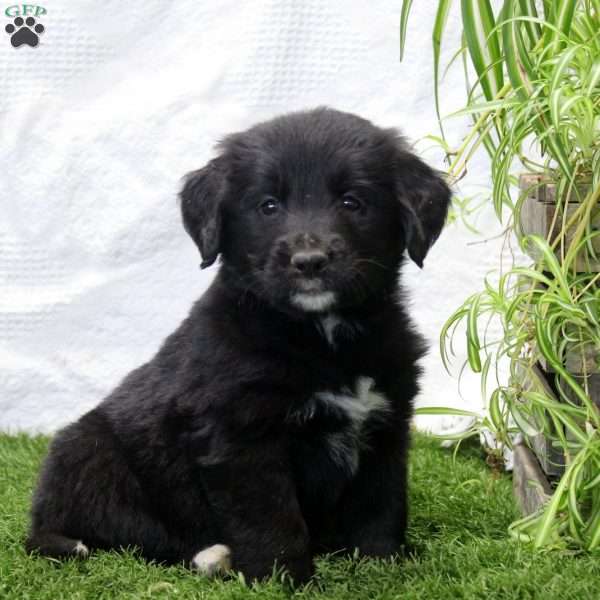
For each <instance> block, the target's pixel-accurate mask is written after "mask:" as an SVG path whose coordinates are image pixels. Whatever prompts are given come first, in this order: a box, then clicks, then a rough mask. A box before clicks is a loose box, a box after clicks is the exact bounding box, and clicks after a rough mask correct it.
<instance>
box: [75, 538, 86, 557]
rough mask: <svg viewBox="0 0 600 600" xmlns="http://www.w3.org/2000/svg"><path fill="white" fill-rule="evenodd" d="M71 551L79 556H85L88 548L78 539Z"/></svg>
mask: <svg viewBox="0 0 600 600" xmlns="http://www.w3.org/2000/svg"><path fill="white" fill-rule="evenodd" d="M73 552H74V553H75V554H76V555H77V556H80V557H81V558H87V557H88V554H89V553H90V549H89V548H88V547H87V546H86V545H85V544H84V543H83V542H81V541H80V542H77V543H76V544H75V547H74V548H73Z"/></svg>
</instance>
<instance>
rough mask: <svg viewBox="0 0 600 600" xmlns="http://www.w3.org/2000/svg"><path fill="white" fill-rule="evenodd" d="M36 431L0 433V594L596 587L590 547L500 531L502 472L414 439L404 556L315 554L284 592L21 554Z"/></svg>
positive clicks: (588, 590) (102, 555) (122, 556)
mask: <svg viewBox="0 0 600 600" xmlns="http://www.w3.org/2000/svg"><path fill="white" fill-rule="evenodd" d="M47 443H48V442H47V439H46V438H41V437H38V438H30V437H26V436H17V437H10V436H2V435H0V598H1V599H2V600H4V599H13V598H15V599H16V598H18V599H32V600H44V599H47V600H61V599H63V598H64V599H69V600H74V599H78V598H94V599H99V600H100V599H104V598H123V599H134V598H135V599H136V600H140V599H143V598H198V599H200V598H207V599H208V598H210V599H211V600H224V599H226V598H227V599H237V598H261V599H265V600H269V599H274V598H289V597H290V596H294V597H298V598H323V599H327V600H337V599H342V598H344V599H346V598H348V599H350V598H352V599H362V598H365V599H367V598H368V599H390V600H391V599H392V598H398V599H400V598H402V599H413V598H415V599H416V598H429V599H433V598H435V599H441V598H453V599H454V598H494V599H501V598H502V599H503V598H515V599H519V600H524V599H527V598H537V597H543V598H544V600H549V599H552V598H557V599H558V598H560V599H561V600H567V599H570V598H572V599H573V600H575V599H576V600H586V599H588V598H589V599H592V598H598V597H599V595H600V587H599V583H598V582H599V581H600V560H598V559H599V558H600V554H598V553H596V554H595V555H584V554H580V555H577V554H573V553H571V554H569V553H566V552H560V553H559V552H558V551H554V552H551V551H545V552H533V551H532V550H531V549H530V548H528V547H527V546H523V545H521V544H519V543H517V542H515V541H512V540H510V539H508V536H507V532H506V530H507V527H508V525H509V523H510V522H511V521H512V520H513V519H514V518H515V517H516V516H517V512H516V509H515V505H514V502H513V498H512V493H511V482H510V478H509V477H507V476H494V475H493V474H492V473H491V472H490V470H489V469H488V467H486V465H485V463H484V461H483V459H482V457H481V455H480V451H479V449H478V448H476V447H474V446H472V447H466V446H464V447H463V448H461V450H460V451H459V453H458V456H457V458H456V461H453V458H452V455H451V453H450V452H449V451H447V450H443V449H441V448H439V444H438V442H437V441H435V440H433V439H430V438H427V437H425V436H422V435H418V436H416V439H415V444H414V449H413V452H412V461H411V492H410V495H411V517H410V530H409V542H410V544H411V546H412V547H413V554H412V555H411V556H410V557H409V558H407V559H396V560H391V561H381V560H349V559H339V558H331V557H330V558H322V559H319V560H318V561H317V576H316V577H315V580H314V581H313V582H312V583H311V584H310V585H309V586H307V587H305V588H303V589H300V590H297V591H296V592H293V593H291V592H290V591H289V589H288V588H287V587H286V586H285V584H283V583H282V582H281V577H277V576H275V577H273V578H272V579H271V580H270V581H268V582H266V583H263V584H254V585H250V586H246V585H244V583H243V582H242V581H240V580H239V579H235V578H232V579H231V578H230V579H229V580H217V581H206V580H204V579H202V578H201V577H199V576H197V575H195V574H193V573H191V572H190V571H187V570H186V569H184V568H183V567H169V568H165V567H160V566H157V565H153V564H148V563H145V562H144V561H142V560H140V559H138V558H137V557H136V556H135V554H134V553H131V552H128V553H116V552H97V553H94V554H93V555H92V556H91V558H90V559H89V560H87V561H81V562H79V561H73V560H70V561H67V562H64V563H57V562H53V561H50V560H47V559H43V558H33V557H30V556H27V555H26V554H25V552H24V550H23V547H22V539H23V536H24V534H25V531H26V526H27V511H28V507H29V500H30V494H31V490H32V486H33V484H34V481H35V477H36V473H37V470H38V467H39V464H40V461H41V458H42V456H43V455H44V452H45V450H46V447H47Z"/></svg>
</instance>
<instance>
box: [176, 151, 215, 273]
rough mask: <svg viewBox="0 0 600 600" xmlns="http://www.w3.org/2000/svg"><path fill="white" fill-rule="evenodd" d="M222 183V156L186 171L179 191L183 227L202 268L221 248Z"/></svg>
mask: <svg viewBox="0 0 600 600" xmlns="http://www.w3.org/2000/svg"><path fill="white" fill-rule="evenodd" d="M225 184H226V170H225V159H224V158H223V157H217V158H215V159H213V160H211V161H210V162H209V163H208V164H207V165H206V166H205V167H203V168H202V169H199V170H198V171H192V172H191V173H188V175H187V176H186V178H185V184H184V186H183V189H182V190H181V192H180V194H179V198H180V200H181V216H182V218H183V226H184V227H185V230H186V231H187V232H188V233H189V235H190V237H191V238H192V240H194V242H195V243H196V246H198V250H200V254H201V256H202V263H201V264H200V267H201V268H202V269H204V268H206V267H209V266H210V265H212V264H213V263H214V262H215V260H217V256H218V255H219V252H220V251H221V233H222V231H221V230H222V214H221V213H222V209H221V203H222V200H223V196H224V194H225Z"/></svg>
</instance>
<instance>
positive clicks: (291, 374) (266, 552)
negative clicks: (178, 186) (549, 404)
mask: <svg viewBox="0 0 600 600" xmlns="http://www.w3.org/2000/svg"><path fill="white" fill-rule="evenodd" d="M218 148H219V156H218V157H217V158H215V159H214V160H212V161H211V162H210V163H209V164H208V165H207V166H205V167H204V168H203V169H200V170H199V171H196V172H194V173H191V174H190V175H189V176H188V178H187V181H186V183H185V187H184V188H183V191H182V192H181V210H182V215H183V223H184V226H185V229H186V230H187V232H188V233H189V234H190V235H191V237H192V239H193V240H194V242H195V243H196V244H197V245H198V247H199V249H200V253H201V255H202V260H203V262H202V266H203V267H206V266H208V265H211V264H212V263H213V262H215V260H216V259H217V256H218V255H219V254H220V255H221V261H222V264H221V267H220V269H219V271H218V273H217V276H216V278H215V280H214V282H213V283H212V285H211V286H210V288H209V289H208V291H207V292H206V293H205V294H204V295H203V297H202V298H201V299H200V300H199V301H198V302H197V303H196V304H195V305H194V307H193V308H192V311H191V313H190V315H189V317H188V318H187V319H186V320H185V321H184V322H183V323H182V324H181V326H180V327H179V328H178V329H177V331H175V333H173V334H172V335H171V336H170V337H168V338H167V340H166V341H165V342H164V344H163V346H162V348H161V349H160V351H159V352H158V354H157V355H156V356H155V357H154V358H153V359H152V360H151V361H150V362H149V363H147V364H145V365H143V366H141V367H139V368H138V369H136V370H135V371H133V372H132V373H130V374H129V375H128V376H127V377H126V378H125V380H124V381H123V382H122V383H121V384H120V385H119V386H118V387H117V389H116V390H115V391H114V392H112V394H110V395H109V396H108V397H107V398H106V399H105V400H104V401H103V402H102V403H101V404H100V405H99V406H98V407H97V408H95V409H93V410H92V411H90V412H88V413H87V414H85V415H84V416H83V417H81V418H80V419H79V420H78V421H77V422H75V423H73V424H71V425H69V426H68V427H66V428H65V429H63V430H62V431H61V432H60V433H58V434H57V436H56V437H55V438H54V441H53V443H52V446H51V449H50V453H49V455H48V458H47V460H46V462H45V465H44V467H43V471H42V474H41V478H40V482H39V486H38V489H37V492H36V493H35V497H34V503H33V510H32V526H31V531H30V535H29V538H28V540H27V543H26V545H27V548H28V549H29V550H38V551H39V552H40V553H42V554H45V555H48V556H55V557H59V556H86V555H87V554H88V552H89V550H90V549H93V548H119V547H125V546H137V547H138V548H139V549H140V551H141V553H142V554H143V555H144V556H146V557H148V558H150V559H156V560H158V561H164V562H181V561H185V562H186V563H188V564H191V566H192V567H194V568H196V569H198V570H200V571H201V572H203V573H206V574H213V573H215V572H217V571H220V570H225V569H227V568H229V567H232V568H233V569H236V570H239V571H242V572H243V573H244V574H245V576H246V577H247V578H254V577H258V578H260V577H263V576H267V575H269V574H270V573H271V572H272V569H273V565H274V564H275V563H277V564H278V565H280V566H283V567H285V568H286V569H287V570H288V572H289V573H290V574H291V575H292V577H293V578H294V579H295V581H296V582H301V581H304V580H306V579H307V578H308V577H309V576H310V575H311V573H312V557H313V555H314V554H315V553H316V552H322V551H338V550H342V549H346V550H348V551H353V550H354V549H355V548H358V550H359V551H360V552H361V553H362V554H364V555H368V556H382V557H385V556H389V555H391V554H393V553H395V552H397V551H398V550H399V549H400V547H401V545H402V544H403V541H404V530H405V527H406V511H407V507H406V485H407V484H406V459H407V451H408V444H409V421H410V418H411V413H412V400H413V398H414V396H415V394H416V393H417V378H418V375H419V367H418V366H417V365H416V361H417V360H418V359H419V358H420V357H421V356H422V355H423V353H424V344H423V341H422V339H421V337H420V336H419V335H418V334H417V333H415V331H414V330H413V328H412V326H411V324H410V321H409V319H408V317H407V315H406V312H405V309H404V307H403V304H402V298H401V296H400V295H399V291H398V269H399V267H400V265H401V263H402V260H403V258H402V257H403V252H404V251H405V249H406V250H408V254H409V256H410V257H411V258H412V259H413V260H414V261H415V262H416V263H417V264H419V265H422V262H423V259H424V258H425V255H426V254H427V251H428V249H429V247H430V246H431V244H432V243H433V242H434V241H435V239H436V238H437V236H438V234H439V232H440V230H441V228H442V225H443V223H444V220H445V217H446V212H447V208H448V203H449V198H450V193H449V190H448V188H447V186H446V185H445V183H444V182H443V181H442V179H441V178H440V177H439V176H438V175H436V174H435V173H434V172H433V171H432V170H431V169H430V168H429V167H428V166H426V165H425V164H424V163H423V162H421V160H419V159H418V158H416V157H415V156H413V155H412V154H411V153H410V152H409V150H408V149H407V146H406V145H405V143H404V142H403V141H402V139H401V138H400V136H399V135H398V134H397V132H396V131H394V130H389V129H379V128H377V127H375V126H374V125H372V124H371V123H370V122H369V121H366V120H364V119H361V118H359V117H356V116H353V115H351V114H347V113H342V112H338V111H334V110H331V109H328V108H319V109H316V110H313V111H309V112H299V113H293V114H290V115H286V116H283V117H279V118H276V119H273V120H272V121H269V122H266V123H261V124H259V125H256V126H255V127H252V128H251V129H249V130H248V131H245V132H243V133H237V134H234V135H231V136H229V137H227V138H225V140H224V141H222V142H221V143H220V144H219V147H218Z"/></svg>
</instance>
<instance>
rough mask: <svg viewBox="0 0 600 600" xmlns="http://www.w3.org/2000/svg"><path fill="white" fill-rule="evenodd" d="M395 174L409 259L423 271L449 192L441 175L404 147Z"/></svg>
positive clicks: (438, 228) (444, 216)
mask: <svg viewBox="0 0 600 600" xmlns="http://www.w3.org/2000/svg"><path fill="white" fill-rule="evenodd" d="M396 174H397V193H398V199H399V201H400V207H401V211H402V226H403V227H404V233H405V240H406V247H407V249H408V255H409V256H410V257H411V258H412V260H413V261H414V262H415V263H417V265H419V267H421V268H422V267H423V260H424V259H425V256H427V253H428V252H429V248H431V246H432V245H433V243H434V242H435V241H436V240H437V238H438V236H439V235H440V232H441V230H442V227H443V226H444V222H445V220H446V215H447V213H448V206H449V204H450V198H451V192H450V188H449V187H448V186H447V185H446V182H445V181H444V179H443V178H442V177H441V175H440V174H438V173H436V172H435V171H434V170H433V169H431V168H430V167H429V166H427V165H426V164H425V163H424V162H423V161H422V160H421V159H419V158H417V157H416V156H415V155H414V154H412V153H411V152H409V151H408V150H407V149H406V148H404V147H401V148H400V149H399V152H398V157H397V163H396Z"/></svg>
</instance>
